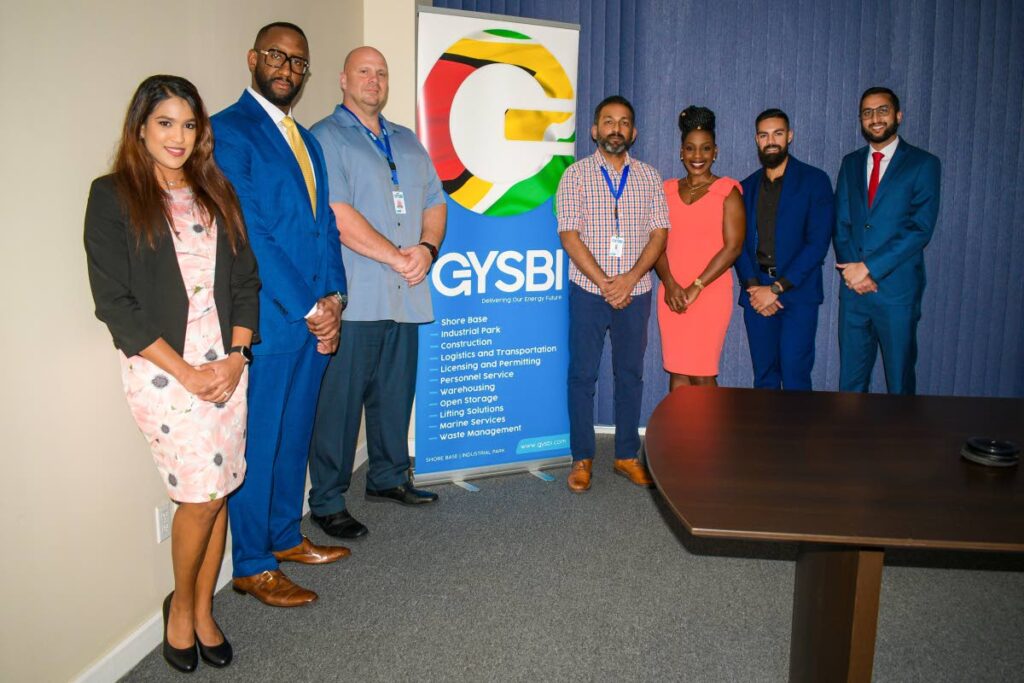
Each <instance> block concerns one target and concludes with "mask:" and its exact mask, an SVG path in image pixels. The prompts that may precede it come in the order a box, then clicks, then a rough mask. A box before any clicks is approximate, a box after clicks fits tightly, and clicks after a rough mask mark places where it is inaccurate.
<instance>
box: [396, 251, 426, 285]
mask: <svg viewBox="0 0 1024 683" xmlns="http://www.w3.org/2000/svg"><path fill="white" fill-rule="evenodd" d="M433 262H434V259H433V257H432V256H431V254H430V250H428V249H427V248H426V247H425V246H423V245H422V244H414V245H412V246H411V247H402V248H401V249H398V250H397V256H396V257H395V258H394V260H393V261H392V262H391V263H389V264H388V265H390V266H391V269H392V270H393V271H395V272H396V273H398V274H399V275H401V276H402V278H403V279H404V280H405V281H406V283H407V284H408V285H409V286H410V287H415V286H416V285H418V284H419V283H421V282H423V279H424V278H426V277H427V273H428V272H429V271H430V266H431V265H432V264H433Z"/></svg>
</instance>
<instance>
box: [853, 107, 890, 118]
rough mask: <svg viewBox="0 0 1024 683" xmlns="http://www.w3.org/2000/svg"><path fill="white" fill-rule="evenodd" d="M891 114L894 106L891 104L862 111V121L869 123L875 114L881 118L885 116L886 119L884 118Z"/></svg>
mask: <svg viewBox="0 0 1024 683" xmlns="http://www.w3.org/2000/svg"><path fill="white" fill-rule="evenodd" d="M891 112H892V105H891V104H883V105H882V106H880V107H875V108H874V109H861V110H860V119H861V121H867V120H868V119H870V118H871V117H873V116H874V115H875V114H878V115H879V116H883V117H884V116H888V115H889V114H890V113H891Z"/></svg>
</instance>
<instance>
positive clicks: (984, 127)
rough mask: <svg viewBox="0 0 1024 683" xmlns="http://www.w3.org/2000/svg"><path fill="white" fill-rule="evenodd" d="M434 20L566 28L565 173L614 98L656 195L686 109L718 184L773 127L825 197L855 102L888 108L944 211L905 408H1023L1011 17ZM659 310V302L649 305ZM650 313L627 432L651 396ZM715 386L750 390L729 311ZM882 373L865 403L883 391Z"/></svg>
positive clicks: (975, 12)
mask: <svg viewBox="0 0 1024 683" xmlns="http://www.w3.org/2000/svg"><path fill="white" fill-rule="evenodd" d="M434 5H435V6H437V7H446V8H452V9H465V10H471V11H477V12H489V13H494V14H504V15H511V16H521V17H531V18H536V19H546V20H552V21H563V22H570V23H576V24H579V25H580V27H581V33H580V75H579V88H578V93H577V95H578V100H577V107H578V116H577V119H578V127H577V139H578V140H579V143H578V145H577V157H581V156H585V155H587V154H590V153H592V152H593V150H594V146H593V144H592V143H591V142H590V125H591V123H592V112H593V108H594V106H595V105H596V103H597V102H599V101H600V100H601V99H602V98H603V97H604V96H606V95H609V94H613V93H619V94H622V95H624V96H626V97H627V98H629V99H630V100H631V101H632V102H633V104H634V105H635V106H636V109H637V122H636V123H637V129H638V131H639V140H638V142H637V144H636V145H635V147H634V148H633V150H632V153H633V154H634V155H635V156H636V157H637V158H639V159H642V160H644V161H647V162H648V163H651V164H653V165H654V166H655V167H656V168H657V169H658V170H659V171H660V172H661V174H662V175H663V176H664V177H665V178H670V177H678V176H679V175H681V174H682V173H683V170H682V166H681V164H680V162H679V132H678V129H677V128H676V117H677V115H678V113H679V111H680V110H681V109H682V108H684V107H685V106H687V105H689V104H698V105H703V106H707V107H710V108H711V109H713V110H714V111H715V113H716V115H717V118H718V130H717V137H718V145H719V157H718V162H717V163H716V165H715V172H716V173H717V174H718V175H726V176H731V177H734V178H736V179H742V178H744V177H746V176H747V175H748V174H750V173H751V172H752V171H754V170H756V169H757V165H758V162H757V154H756V147H755V145H754V135H753V132H754V118H755V117H756V116H757V114H758V113H759V112H761V111H762V110H764V109H767V108H769V107H779V108H781V109H783V110H785V111H786V112H787V113H788V114H789V116H790V119H791V123H792V128H793V130H794V133H795V139H794V142H793V145H792V147H791V152H792V154H794V155H795V156H797V157H799V158H800V159H801V160H803V161H805V162H807V163H810V164H812V165H814V166H818V167H820V168H822V169H824V170H825V171H826V172H827V173H828V174H829V176H830V177H831V178H832V180H833V183H834V182H835V179H836V175H837V174H838V171H839V164H840V161H841V160H842V158H843V156H844V155H845V154H846V153H848V152H850V151H853V150H854V149H857V148H858V147H861V146H863V145H864V144H865V143H864V140H863V138H862V137H861V135H860V132H859V121H858V118H857V108H858V104H859V97H860V93H861V92H862V91H863V90H864V89H865V88H867V87H869V86H873V85H885V86H888V87H890V88H892V89H893V90H895V91H896V93H897V94H898V95H899V96H900V98H901V104H902V110H903V116H904V119H903V124H902V126H901V127H900V131H899V132H900V135H901V136H902V137H903V138H904V139H906V140H907V141H908V142H910V143H911V144H914V145H917V146H919V147H923V148H924V149H927V150H929V151H930V152H932V153H933V154H936V155H937V156H938V157H939V159H940V160H941V161H942V205H941V209H940V219H939V223H938V226H937V228H936V230H935V235H934V237H933V239H932V242H931V244H929V246H928V247H927V249H926V252H925V254H926V262H927V277H928V284H927V288H926V290H925V295H924V302H923V307H922V308H923V313H922V318H921V323H920V326H919V329H918V342H919V360H918V365H917V367H918V390H919V392H920V393H922V394H938V395H957V396H1016V397H1019V396H1024V343H1022V341H1021V337H1022V334H1024V315H1022V307H1024V304H1022V295H1024V225H1022V223H1024V219H1022V216H1024V175H1022V174H1024V143H1022V135H1021V132H1022V127H1024V2H1015V1H1014V0H988V1H986V0H974V1H971V2H955V1H952V0H938V1H933V2H927V1H923V0H912V1H909V2H908V1H901V2H895V1H886V0H874V1H871V0H864V1H861V2H857V1H853V0H743V1H738V0H715V1H714V2H698V1H695V0H593V1H590V2H586V1H574V0H523V1H518V2H517V1H514V0H504V1H503V0H475V1H474V0H435V2H434ZM833 264H834V258H833V255H832V252H831V250H830V252H829V255H828V257H827V259H826V262H825V266H824V268H825V303H824V304H823V305H822V307H821V309H820V312H819V322H818V332H817V341H816V348H817V358H816V363H815V367H814V374H813V381H814V388H815V389H817V390H835V389H836V388H837V386H838V381H839V349H838V341H837V332H836V329H837V323H838V316H839V301H838V291H839V285H840V280H839V277H838V276H837V275H836V273H835V270H834V267H833ZM656 295H657V293H656ZM653 311H654V307H652V316H651V322H650V334H649V339H650V342H649V348H648V351H647V356H646V360H645V363H646V370H645V386H644V406H643V421H646V419H647V417H648V416H649V415H650V412H651V411H652V410H653V408H654V406H655V405H656V404H657V403H658V401H660V400H661V399H662V398H663V397H664V395H665V393H666V391H667V389H668V381H667V377H666V375H665V373H664V370H663V369H662V366H661V346H660V345H661V340H660V337H659V334H658V326H657V321H656V320H655V313H654V312H653ZM610 361H611V359H610V355H609V354H608V353H607V349H606V354H605V358H604V361H603V363H602V371H601V376H600V380H599V385H598V396H597V402H598V421H599V422H601V423H612V422H613V413H612V376H611V362H610ZM719 382H720V384H722V385H723V386H734V387H749V386H751V385H752V382H753V375H752V371H751V364H750V355H749V351H748V347H747V339H746V333H745V330H744V327H743V319H742V312H741V309H740V308H739V307H738V306H737V307H736V308H735V311H734V315H733V318H732V322H731V324H730V327H729V332H728V335H727V337H726V341H725V348H724V350H723V352H722V363H721V374H720V375H719ZM884 388H885V383H884V379H883V377H882V374H881V359H879V361H878V363H876V367H875V376H874V380H873V382H872V390H873V391H884Z"/></svg>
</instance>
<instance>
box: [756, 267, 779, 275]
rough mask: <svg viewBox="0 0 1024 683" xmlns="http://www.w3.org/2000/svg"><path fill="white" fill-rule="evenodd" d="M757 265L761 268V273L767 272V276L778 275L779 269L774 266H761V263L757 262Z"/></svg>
mask: <svg viewBox="0 0 1024 683" xmlns="http://www.w3.org/2000/svg"><path fill="white" fill-rule="evenodd" d="M757 267H758V268H760V269H761V272H762V273H767V274H768V277H778V276H779V269H778V268H776V267H775V266H762V265H760V264H758V266H757Z"/></svg>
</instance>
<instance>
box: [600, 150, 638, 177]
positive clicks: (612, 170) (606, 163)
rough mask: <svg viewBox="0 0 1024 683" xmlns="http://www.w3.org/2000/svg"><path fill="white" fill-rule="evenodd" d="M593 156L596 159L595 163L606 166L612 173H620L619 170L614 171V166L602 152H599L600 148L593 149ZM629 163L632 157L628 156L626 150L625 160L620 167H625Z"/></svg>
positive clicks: (631, 161)
mask: <svg viewBox="0 0 1024 683" xmlns="http://www.w3.org/2000/svg"><path fill="white" fill-rule="evenodd" d="M594 158H595V159H597V165H598V166H604V167H605V168H607V169H608V170H609V171H611V172H612V173H620V172H621V171H616V170H615V167H614V166H612V165H611V164H609V163H608V160H607V159H605V158H604V155H603V154H601V150H599V149H598V150H594ZM631 163H633V157H631V156H629V152H628V151H627V152H626V161H625V162H623V164H622V168H626V167H627V166H629V165H630V164H631Z"/></svg>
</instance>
